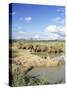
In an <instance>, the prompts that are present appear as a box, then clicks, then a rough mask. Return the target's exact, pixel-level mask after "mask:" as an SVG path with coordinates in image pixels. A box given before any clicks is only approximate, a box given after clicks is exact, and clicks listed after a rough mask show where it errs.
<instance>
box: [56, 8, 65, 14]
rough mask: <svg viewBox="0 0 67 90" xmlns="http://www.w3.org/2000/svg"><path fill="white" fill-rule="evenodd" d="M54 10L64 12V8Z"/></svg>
mask: <svg viewBox="0 0 67 90" xmlns="http://www.w3.org/2000/svg"><path fill="white" fill-rule="evenodd" d="M56 11H57V12H62V13H63V12H64V8H59V9H57V10H56Z"/></svg>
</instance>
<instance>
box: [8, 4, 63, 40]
mask: <svg viewBox="0 0 67 90" xmlns="http://www.w3.org/2000/svg"><path fill="white" fill-rule="evenodd" d="M11 7H12V10H11ZM9 26H10V32H11V31H12V39H34V40H35V39H37V40H57V39H58V40H63V39H65V7H64V6H50V5H34V4H18V3H13V4H12V5H11V4H10V9H9Z"/></svg>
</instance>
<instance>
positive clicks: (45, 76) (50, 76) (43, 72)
mask: <svg viewBox="0 0 67 90" xmlns="http://www.w3.org/2000/svg"><path fill="white" fill-rule="evenodd" d="M27 75H29V76H31V77H35V76H37V77H36V78H38V79H41V80H45V81H46V80H47V81H48V82H49V83H52V84H53V83H60V81H61V82H62V83H64V82H65V66H64V65H63V66H60V67H47V68H34V69H32V70H31V71H30V72H29V73H28V74H27Z"/></svg>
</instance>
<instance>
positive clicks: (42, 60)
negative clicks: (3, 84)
mask: <svg viewBox="0 0 67 90" xmlns="http://www.w3.org/2000/svg"><path fill="white" fill-rule="evenodd" d="M9 44H10V46H9V53H10V60H9V70H10V73H9V74H10V76H11V78H10V80H11V84H12V86H21V85H27V86H28V85H40V84H51V83H50V82H49V81H48V80H47V79H44V80H42V79H38V78H36V76H35V77H34V78H32V77H31V76H29V75H27V74H28V73H29V72H30V71H31V70H33V69H34V68H48V67H49V68H56V67H61V66H62V65H64V64H65V61H64V59H63V58H61V59H59V60H57V58H56V57H60V56H64V46H65V41H61V40H60V41H57V40H55V41H44V40H41V41H37V40H36V41H33V40H13V41H12V43H11V42H10V43H9ZM44 78H45V77H44ZM55 83H63V79H61V80H59V81H58V82H55Z"/></svg>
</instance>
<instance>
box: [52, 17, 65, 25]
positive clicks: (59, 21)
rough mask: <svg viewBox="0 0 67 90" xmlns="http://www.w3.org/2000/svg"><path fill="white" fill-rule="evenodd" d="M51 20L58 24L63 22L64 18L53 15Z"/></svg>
mask: <svg viewBox="0 0 67 90" xmlns="http://www.w3.org/2000/svg"><path fill="white" fill-rule="evenodd" d="M51 21H52V22H54V23H58V24H64V18H62V17H55V18H53V19H52V20H51Z"/></svg>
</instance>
